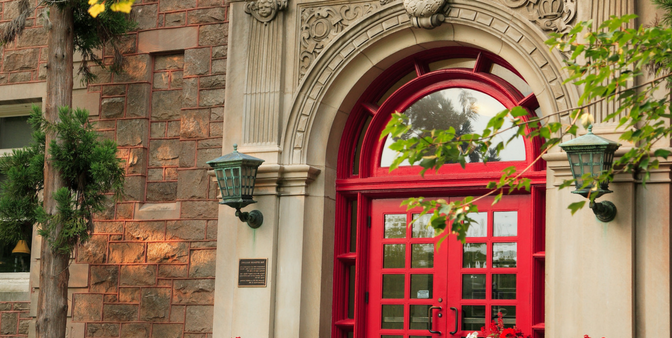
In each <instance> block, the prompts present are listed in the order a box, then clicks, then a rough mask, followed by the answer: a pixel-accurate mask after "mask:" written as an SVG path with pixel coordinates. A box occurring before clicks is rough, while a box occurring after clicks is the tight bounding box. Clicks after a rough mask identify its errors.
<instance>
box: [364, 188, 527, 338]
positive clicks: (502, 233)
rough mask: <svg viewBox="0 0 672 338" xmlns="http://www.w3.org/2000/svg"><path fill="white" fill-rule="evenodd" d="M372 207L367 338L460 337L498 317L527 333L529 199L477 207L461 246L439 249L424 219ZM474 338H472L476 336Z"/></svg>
mask: <svg viewBox="0 0 672 338" xmlns="http://www.w3.org/2000/svg"><path fill="white" fill-rule="evenodd" d="M401 201H402V200H400V199H385V200H374V201H372V204H371V206H372V208H371V229H370V233H369V240H370V243H369V245H370V247H369V248H370V250H369V262H368V263H369V269H368V270H369V275H368V276H367V282H366V283H367V292H368V293H369V295H368V303H367V304H366V310H367V311H366V337H367V338H374V337H376V338H377V337H380V338H419V337H464V336H466V335H467V334H469V333H471V332H473V331H480V330H481V328H482V327H484V326H485V325H486V323H490V322H491V321H492V320H493V319H494V320H496V319H497V316H498V313H501V314H502V316H503V323H504V326H505V327H513V326H514V325H516V326H517V327H518V328H521V329H523V331H524V332H529V330H530V327H531V313H530V312H531V311H530V309H531V304H530V302H531V295H530V294H531V281H530V279H531V261H532V252H531V240H530V233H531V229H530V225H531V212H530V211H531V210H530V196H529V195H520V196H505V197H504V198H503V199H502V200H501V201H500V202H499V203H498V204H496V205H494V206H492V205H491V204H492V199H485V200H481V201H480V202H479V203H478V207H479V213H477V214H472V215H471V218H472V219H474V220H476V221H477V224H474V225H472V226H471V227H470V229H469V232H468V234H467V239H466V243H465V244H462V243H461V242H460V241H458V240H457V239H456V236H455V235H450V236H449V237H448V238H447V239H446V240H445V241H443V243H441V245H440V246H439V247H437V245H436V244H437V241H438V239H437V238H435V237H434V231H433V229H432V228H431V227H427V226H426V224H427V220H428V218H429V216H424V217H423V218H422V219H419V220H417V221H416V222H414V223H411V221H412V220H413V219H414V218H419V217H418V216H419V215H418V212H417V211H406V208H405V207H400V203H401ZM480 336H481V335H479V337H480Z"/></svg>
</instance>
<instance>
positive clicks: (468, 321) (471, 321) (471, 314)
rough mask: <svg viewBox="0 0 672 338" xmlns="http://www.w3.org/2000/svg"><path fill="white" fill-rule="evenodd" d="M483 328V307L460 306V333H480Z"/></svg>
mask: <svg viewBox="0 0 672 338" xmlns="http://www.w3.org/2000/svg"><path fill="white" fill-rule="evenodd" d="M484 326H485V306H484V305H463V306H462V331H480V330H481V328H482V327H484Z"/></svg>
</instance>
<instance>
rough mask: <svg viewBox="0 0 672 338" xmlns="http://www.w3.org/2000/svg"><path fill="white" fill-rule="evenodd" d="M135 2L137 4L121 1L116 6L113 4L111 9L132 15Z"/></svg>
mask: <svg viewBox="0 0 672 338" xmlns="http://www.w3.org/2000/svg"><path fill="white" fill-rule="evenodd" d="M133 2H135V0H120V1H119V2H117V3H115V4H112V6H110V9H111V10H113V11H115V12H123V13H130V12H131V6H133Z"/></svg>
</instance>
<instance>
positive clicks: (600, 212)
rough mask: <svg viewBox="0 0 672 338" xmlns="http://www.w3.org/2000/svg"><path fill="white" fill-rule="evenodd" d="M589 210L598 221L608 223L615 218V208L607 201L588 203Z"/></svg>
mask: <svg viewBox="0 0 672 338" xmlns="http://www.w3.org/2000/svg"><path fill="white" fill-rule="evenodd" d="M590 208H591V209H593V213H594V214H595V217H597V219H598V220H600V221H602V222H604V223H609V222H611V221H613V220H614V218H616V206H615V205H614V203H611V202H609V201H602V202H590Z"/></svg>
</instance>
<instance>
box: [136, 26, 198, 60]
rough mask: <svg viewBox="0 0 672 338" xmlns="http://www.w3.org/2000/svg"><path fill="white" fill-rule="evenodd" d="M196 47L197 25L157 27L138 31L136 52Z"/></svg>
mask: <svg viewBox="0 0 672 338" xmlns="http://www.w3.org/2000/svg"><path fill="white" fill-rule="evenodd" d="M193 47H198V27H196V26H190V27H182V28H174V29H157V30H150V31H144V32H140V33H138V53H155V52H166V51H171V50H184V49H188V48H193Z"/></svg>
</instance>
